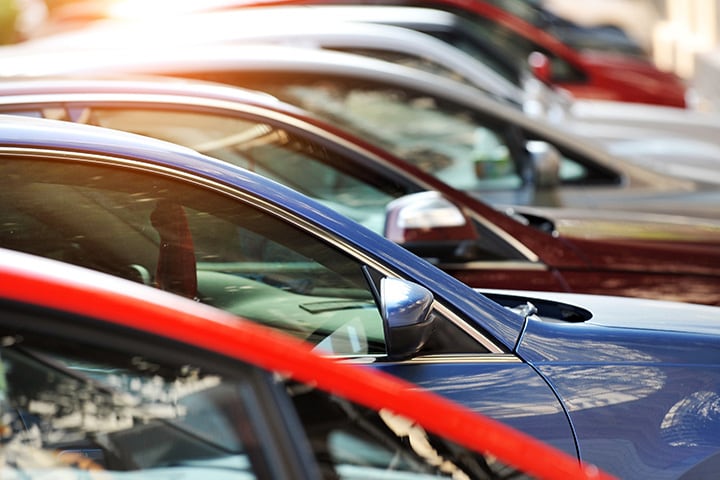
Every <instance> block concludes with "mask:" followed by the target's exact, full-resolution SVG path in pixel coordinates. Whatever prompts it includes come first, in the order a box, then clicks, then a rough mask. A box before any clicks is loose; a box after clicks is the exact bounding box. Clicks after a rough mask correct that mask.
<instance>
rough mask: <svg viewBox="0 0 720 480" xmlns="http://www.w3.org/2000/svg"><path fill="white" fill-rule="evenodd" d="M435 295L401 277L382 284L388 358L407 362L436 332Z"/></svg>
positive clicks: (382, 311)
mask: <svg viewBox="0 0 720 480" xmlns="http://www.w3.org/2000/svg"><path fill="white" fill-rule="evenodd" d="M433 301H434V299H433V295H432V293H431V292H430V291H429V290H428V289H426V288H425V287H423V286H421V285H418V284H415V283H412V282H408V281H406V280H402V279H399V278H389V277H386V278H383V279H382V280H381V281H380V307H381V313H382V318H383V324H384V328H385V343H386V345H387V354H388V357H389V358H390V359H392V360H403V359H407V358H411V357H413V356H414V355H416V354H417V353H418V352H419V351H420V350H421V349H422V347H423V346H424V345H425V343H427V341H428V339H429V338H430V334H431V333H432V330H433V317H432V315H430V311H431V308H432V303H433Z"/></svg>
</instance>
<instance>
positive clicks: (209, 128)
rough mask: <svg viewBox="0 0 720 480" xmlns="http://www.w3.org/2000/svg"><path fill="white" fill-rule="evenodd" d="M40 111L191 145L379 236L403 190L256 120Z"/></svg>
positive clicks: (112, 110) (147, 111)
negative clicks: (389, 206)
mask: <svg viewBox="0 0 720 480" xmlns="http://www.w3.org/2000/svg"><path fill="white" fill-rule="evenodd" d="M45 115H46V116H48V117H51V118H56V119H68V120H69V119H73V120H75V121H79V122H83V123H90V124H93V125H98V126H102V127H107V128H113V129H116V130H124V131H128V132H133V133H139V134H142V135H146V136H149V137H154V138H159V139H161V140H167V141H170V142H173V143H177V144H180V145H184V146H186V147H190V148H192V149H193V150H197V151H199V152H200V153H204V154H206V155H208V156H211V157H215V158H218V159H220V160H223V161H225V162H228V163H231V164H234V165H238V166H241V167H243V168H245V169H247V170H251V171H254V172H257V173H259V174H261V175H263V176H265V177H268V178H272V179H273V180H276V181H278V182H279V183H282V184H284V185H287V186H289V187H291V188H293V189H294V190H297V191H299V192H301V193H303V194H305V195H308V196H310V197H313V198H315V199H316V200H318V201H320V202H322V203H325V204H326V205H328V206H329V207H331V208H333V209H335V210H338V211H340V212H341V213H343V214H344V215H346V216H348V217H350V218H352V219H353V220H355V221H356V222H358V223H361V224H362V225H364V226H366V227H367V228H370V229H371V230H373V231H374V232H376V233H379V234H382V233H383V229H384V221H385V206H386V205H387V204H388V203H389V202H390V201H392V200H393V199H395V198H397V197H399V196H402V195H405V194H407V193H410V192H409V191H408V189H407V188H406V187H405V186H403V185H400V184H399V183H397V182H395V181H393V180H391V179H387V178H383V177H382V176H380V175H374V174H373V172H372V170H370V169H368V168H367V167H366V166H364V165H357V164H356V163H355V162H354V161H352V160H350V159H346V158H342V156H341V155H339V154H338V153H335V152H332V151H330V150H328V149H326V148H324V147H323V146H321V145H319V144H317V143H313V142H311V141H309V140H308V139H306V138H304V137H301V136H300V135H297V134H294V133H292V132H290V131H288V130H286V129H283V128H279V127H276V126H273V125H270V124H268V123H265V122H263V121H262V120H256V119H254V118H243V117H240V116H237V115H230V114H226V115H216V114H211V113H207V112H195V111H181V110H179V109H175V110H172V111H168V110H163V109H153V108H139V107H138V108H129V107H123V108H119V107H93V108H85V107H83V108H79V107H78V108H68V109H67V110H65V109H61V108H46V109H45Z"/></svg>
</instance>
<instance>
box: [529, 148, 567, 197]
mask: <svg viewBox="0 0 720 480" xmlns="http://www.w3.org/2000/svg"><path fill="white" fill-rule="evenodd" d="M525 148H526V149H527V151H528V154H529V155H530V160H531V163H532V169H533V183H534V186H535V188H538V189H551V188H555V187H557V186H558V185H559V184H560V162H561V160H562V156H561V155H560V152H559V151H558V149H557V148H555V146H554V145H552V144H550V143H548V142H544V141H541V140H530V141H528V142H527V143H526V144H525Z"/></svg>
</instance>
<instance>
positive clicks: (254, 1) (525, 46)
mask: <svg viewBox="0 0 720 480" xmlns="http://www.w3.org/2000/svg"><path fill="white" fill-rule="evenodd" d="M228 4H233V2H228ZM234 4H235V5H236V6H239V5H244V6H254V5H258V6H259V5H263V6H268V5H275V4H278V5H280V4H282V5H287V4H351V5H359V4H373V5H412V6H422V7H432V8H438V9H442V10H447V11H451V12H454V13H456V14H459V15H461V16H463V17H465V18H466V19H468V20H471V21H472V24H473V32H474V34H477V35H480V36H481V37H483V38H484V40H485V41H486V42H489V43H492V44H494V45H495V46H496V47H497V48H498V49H500V50H502V52H503V55H506V56H507V57H508V59H509V60H512V61H513V62H515V63H516V65H517V67H518V68H519V69H520V70H525V69H528V68H529V69H530V70H532V72H533V73H534V74H535V75H536V76H537V77H538V78H540V79H541V80H542V81H544V82H546V83H548V84H550V85H552V86H554V87H556V88H560V89H563V90H566V91H568V92H570V93H571V94H572V95H573V96H575V97H576V98H588V99H596V100H611V101H621V102H637V103H649V104H656V105H665V106H671V107H681V108H684V107H686V106H687V105H686V98H685V94H686V89H687V87H686V85H685V82H684V81H683V80H682V79H681V78H680V77H678V76H677V75H675V74H674V73H671V72H665V71H662V70H660V69H658V68H657V67H656V66H655V65H653V64H652V63H650V62H649V61H647V60H645V59H642V58H637V57H632V56H628V55H622V54H616V53H610V52H607V53H606V52H597V51H592V52H591V51H582V52H581V51H578V50H575V49H573V48H571V47H570V46H568V45H566V44H565V43H563V42H562V41H560V40H559V39H558V38H556V37H554V36H553V35H552V34H550V33H548V32H546V31H544V30H541V29H539V28H538V27H536V26H534V25H533V24H531V23H529V22H527V21H525V20H523V19H521V18H519V17H517V16H514V15H512V14H511V13H508V12H507V11H505V10H502V9H500V8H498V7H495V6H493V5H490V4H489V3H486V2H484V1H482V0H475V1H468V0H422V1H418V0H240V1H237V2H234ZM447 40H449V41H450V42H451V43H453V44H456V45H457V46H458V48H461V49H462V48H463V43H464V42H465V40H464V39H447Z"/></svg>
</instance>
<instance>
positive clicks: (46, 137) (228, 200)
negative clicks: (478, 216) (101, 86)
mask: <svg viewBox="0 0 720 480" xmlns="http://www.w3.org/2000/svg"><path fill="white" fill-rule="evenodd" d="M243 133H245V134H250V133H251V132H243ZM254 133H255V134H256V137H255V138H256V140H257V142H258V143H262V142H263V141H270V140H272V138H279V139H282V138H283V137H282V136H273V132H272V131H269V132H267V133H268V135H270V137H265V136H263V129H261V128H258V129H255V130H254ZM284 139H285V140H286V142H287V143H286V145H287V144H293V142H294V141H296V140H295V139H294V138H293V137H290V136H286V137H284ZM295 145H297V147H298V148H299V147H301V146H302V144H300V143H296V144H295ZM0 170H1V174H0V182H1V183H2V185H1V188H0V192H1V193H2V194H3V195H4V196H6V197H9V198H12V202H8V201H5V200H4V201H3V202H2V212H3V216H4V217H5V214H7V217H5V218H3V219H2V222H1V223H0V225H2V230H1V231H0V234H1V235H2V238H3V245H4V246H7V247H11V248H10V249H12V250H21V251H24V252H26V253H33V254H36V255H39V256H43V257H50V258H53V259H60V260H62V261H64V262H66V263H73V264H76V265H79V266H83V267H86V268H90V269H93V270H99V271H102V272H105V273H110V274H112V275H115V276H119V277H123V278H125V279H131V280H135V281H137V282H141V283H145V284H148V285H154V286H157V287H158V288H160V289H163V290H167V291H170V292H172V293H175V294H176V295H180V296H185V297H188V298H190V299H194V300H197V301H199V302H200V303H207V304H209V305H211V306H215V307H218V308H221V309H224V310H227V311H229V312H230V313H233V314H235V315H239V316H241V317H243V318H246V319H248V320H252V321H255V322H259V323H263V324H266V325H268V326H271V327H273V328H276V329H280V330H282V331H285V332H288V333H290V334H292V335H294V336H296V337H298V338H301V339H304V340H306V341H308V342H311V343H312V344H314V345H315V348H316V349H318V350H320V351H322V352H324V354H327V355H333V356H336V357H343V358H347V359H348V360H351V359H352V360H353V361H354V362H359V363H362V362H367V363H369V364H370V365H372V367H373V368H376V369H379V370H383V371H386V372H388V373H390V374H392V375H396V376H399V377H401V378H404V379H408V380H411V381H412V382H413V383H415V384H417V385H419V386H421V387H423V388H426V389H429V390H431V391H436V392H437V393H440V394H442V395H443V396H445V397H447V398H449V399H451V400H454V401H458V402H459V403H461V404H463V405H465V406H467V407H469V408H471V409H472V410H474V411H477V412H481V413H484V414H486V415H488V416H490V417H491V418H494V419H495V420H499V421H501V422H504V423H506V424H507V425H509V426H511V427H514V428H518V429H520V430H521V431H523V432H525V433H528V434H530V435H533V436H536V438H538V439H540V440H541V441H545V442H547V443H550V444H551V445H553V446H555V447H556V448H560V449H561V450H563V451H565V452H566V453H569V454H571V455H575V456H577V458H578V459H579V460H581V461H583V462H586V463H592V464H595V465H597V466H598V467H599V468H602V469H603V470H606V471H607V472H608V473H610V474H614V475H617V476H619V477H621V478H659V479H666V478H678V477H680V476H682V475H684V474H685V473H687V472H691V471H697V469H701V468H706V469H712V468H714V469H717V468H718V460H719V459H720V455H719V454H720V436H718V433H717V432H718V431H720V429H719V428H718V427H719V426H720V425H719V423H720V418H718V416H717V415H715V411H716V410H717V408H716V407H717V402H718V398H717V394H716V393H715V392H717V391H718V389H719V388H720V368H719V367H718V364H720V362H719V361H718V360H720V359H719V358H718V355H719V354H718V352H720V348H719V347H720V336H719V335H718V334H717V331H718V330H717V319H718V313H720V310H718V308H717V307H710V306H704V305H690V304H683V303H673V302H662V301H650V300H641V299H626V298H617V297H604V298H603V299H602V301H597V299H595V298H594V297H586V296H582V295H579V296H577V297H573V298H574V299H575V300H577V302H573V303H567V302H558V301H555V300H553V299H552V296H551V294H543V296H537V295H535V296H533V297H530V298H528V297H524V296H517V295H515V296H513V295H504V294H500V295H497V294H493V293H488V295H490V296H485V295H483V294H481V293H479V292H477V291H475V290H473V289H471V288H470V287H468V286H467V285H465V284H463V283H462V282H459V281H457V280H456V279H454V278H453V277H451V276H449V275H447V274H445V273H443V272H442V271H441V270H439V269H437V268H436V267H434V266H432V265H431V264H429V263H427V262H425V261H423V260H422V259H420V258H418V257H417V256H415V255H413V254H412V253H410V252H408V251H407V250H405V249H403V248H401V247H399V246H397V245H395V244H394V243H392V242H390V241H388V240H386V239H384V238H382V237H381V236H378V235H376V234H374V233H373V232H371V231H370V230H367V229H365V228H363V227H362V226H360V225H358V224H357V223H355V222H352V221H350V220H348V219H347V218H346V217H344V216H342V215H339V214H338V213H337V212H335V211H333V210H331V209H329V208H327V207H325V206H323V205H322V204H320V203H318V202H315V201H314V200H312V199H311V198H308V197H306V196H304V195H301V194H299V193H297V192H295V191H293V190H290V189H288V188H286V187H283V186H282V185H279V184H277V183H276V182H273V181H271V180H269V179H266V178H263V177H260V176H257V175H255V174H253V173H251V172H248V171H246V170H244V169H242V168H240V167H237V166H234V165H230V164H228V163H227V162H222V161H219V160H216V159H212V158H209V157H206V156H203V155H201V154H199V153H197V152H195V151H193V150H190V149H187V148H184V147H181V146H177V145H174V144H168V143H165V142H162V141H159V140H156V139H151V138H147V137H143V136H137V135H135V134H130V133H127V132H120V131H116V130H108V129H102V128H99V127H94V126H88V125H79V124H74V123H70V122H58V121H51V120H46V119H34V118H22V117H14V116H5V117H2V119H0ZM70 278H71V279H74V278H75V276H74V275H73V276H71V277H70ZM94 283H96V284H98V283H100V282H94ZM12 285H13V283H12V282H3V289H8V288H11V286H12ZM108 287H109V289H108V290H107V292H110V293H108V294H106V295H104V296H103V297H101V298H107V299H108V300H113V299H114V298H116V295H119V293H117V292H116V289H114V288H113V286H112V285H108ZM16 289H17V290H18V291H19V292H23V293H24V295H25V298H28V297H31V296H33V295H34V290H35V289H34V288H33V287H32V285H27V286H26V285H23V284H18V285H17V286H16ZM71 293H72V291H71V290H68V289H60V290H58V291H56V292H55V294H53V295H49V296H48V297H47V299H48V300H49V301H53V302H56V303H55V305H58V304H59V305H62V304H63V303H65V302H67V303H70V302H71V300H72V299H73V295H72V294H71ZM545 295H549V296H545ZM565 295H566V294H565ZM491 298H494V299H496V300H497V301H499V302H502V303H498V302H497V301H496V300H492V299H491ZM565 298H567V297H565ZM584 299H588V301H590V302H591V304H593V305H594V307H592V310H588V309H585V308H583V307H582V302H583V301H584ZM529 302H530V303H529ZM592 302H594V303H592ZM156 303H157V304H158V305H157V306H154V307H153V308H154V309H162V305H164V304H166V303H168V300H167V297H163V298H159V299H158V300H157V301H156ZM80 304H81V305H85V306H87V308H88V309H89V310H88V311H87V313H88V314H91V315H92V314H94V313H98V312H100V313H103V312H106V311H107V312H113V313H112V314H113V318H116V319H118V318H125V319H128V321H130V320H132V322H133V323H132V325H136V326H143V327H144V328H146V329H148V330H149V329H152V331H154V332H162V333H166V334H168V335H172V336H173V337H172V338H174V339H175V342H170V341H169V340H168V341H154V342H151V343H150V344H143V345H148V348H149V349H150V351H151V352H153V353H160V352H162V351H165V349H166V348H169V347H170V346H172V345H174V344H176V342H177V341H181V340H184V341H194V342H202V343H201V345H204V346H205V347H210V346H213V347H214V348H216V349H218V350H220V351H221V352H225V353H232V352H235V353H236V354H238V355H239V351H238V349H237V348H235V346H236V345H237V344H236V343H234V342H235V340H234V338H233V335H232V334H231V333H230V332H229V331H228V330H227V329H229V328H231V327H232V325H234V322H233V321H232V320H231V319H227V320H225V321H222V322H219V323H218V325H217V330H213V332H212V334H210V336H207V337H205V335H204V334H202V335H201V334H200V331H199V330H195V329H194V328H193V327H194V326H195V325H196V324H195V323H194V322H192V321H191V319H192V318H195V316H194V315H191V314H192V312H194V311H195V310H194V309H192V308H190V307H186V306H185V305H187V303H185V304H183V305H182V306H181V307H180V310H182V311H188V315H190V317H191V318H188V317H186V316H185V315H183V316H182V317H181V318H180V321H183V322H184V324H185V325H189V326H188V329H187V330H184V329H183V330H175V329H173V328H171V325H172V324H170V323H166V322H158V323H152V322H149V321H147V319H146V318H145V316H144V315H140V314H138V315H135V313H137V311H136V310H129V311H123V310H122V309H118V308H112V304H111V307H105V308H107V310H105V309H104V308H103V305H102V303H100V302H97V301H96V302H86V303H82V302H81V303H80ZM193 307H194V304H193ZM200 307H201V306H200V305H198V306H197V307H196V308H200ZM155 311H157V310H155ZM34 312H35V313H36V315H39V317H40V318H42V319H44V320H45V323H44V325H46V326H47V327H54V328H53V329H52V330H53V332H55V333H57V334H63V335H65V336H66V337H64V338H71V339H73V340H74V342H72V343H71V342H68V341H65V342H63V345H64V346H66V347H70V346H73V347H74V346H76V345H77V346H82V341H83V340H90V339H91V338H93V337H92V336H89V335H87V334H85V332H84V331H83V330H82V329H81V328H80V326H82V325H87V322H88V319H87V317H85V316H83V317H82V318H81V319H80V323H79V324H77V326H75V324H73V325H71V324H70V323H68V319H66V321H65V322H62V325H60V323H58V322H48V321H47V320H48V311H47V309H40V310H34ZM172 316H173V317H175V315H172ZM201 316H202V315H201ZM13 319H14V317H9V318H3V322H10V321H12V320H13ZM650 319H656V321H651V320H650ZM18 320H21V322H20V323H22V324H26V322H24V321H22V320H23V319H18ZM184 320H187V322H185V321H184ZM635 322H637V324H635ZM17 323H18V322H17V321H16V323H15V325H17ZM122 325H123V324H122V323H119V324H118V327H121V326H122ZM129 326H130V325H127V324H125V325H124V328H117V329H113V330H112V334H110V335H108V336H106V337H104V338H105V339H106V340H107V342H109V343H107V345H108V346H114V347H116V348H121V347H125V348H131V349H136V350H143V349H142V348H141V347H142V346H143V345H136V344H135V342H132V343H130V342H122V341H120V339H121V338H124V337H118V335H120V334H122V333H123V332H125V333H127V327H129ZM3 339H4V345H8V344H10V343H12V342H13V339H15V340H14V341H18V340H20V339H21V337H20V336H18V337H8V336H5V337H3ZM248 342H249V343H257V344H259V343H260V342H259V341H258V340H254V339H249V340H248ZM75 351H76V352H78V354H82V353H83V352H84V350H83V349H82V348H76V349H75ZM108 351H109V348H108V349H105V350H103V352H104V353H105V354H107V353H108ZM139 353H142V352H139ZM200 353H201V352H198V350H192V351H188V352H185V353H183V354H179V355H175V356H174V358H175V359H176V361H178V362H180V363H181V364H185V363H187V361H188V359H190V358H197V359H198V361H200V359H207V361H209V362H213V361H214V362H219V360H220V359H219V358H218V357H217V356H216V355H211V356H206V355H202V354H200ZM289 353H291V352H289V351H288V350H286V349H283V348H276V349H272V350H270V351H269V356H270V357H271V356H274V355H278V356H285V355H287V354H289ZM290 357H291V358H290V360H289V361H292V362H297V363H300V362H299V361H298V360H297V358H296V357H294V356H292V355H290ZM92 358H98V357H97V356H96V355H93V357H92ZM133 359H135V364H134V365H135V366H136V368H142V369H147V371H149V372H153V373H154V372H156V371H157V364H156V363H154V362H152V361H144V358H143V357H142V356H141V355H140V356H135V357H133ZM108 361H109V360H108ZM216 365H217V364H216ZM77 366H78V368H82V364H77ZM92 366H93V365H91V367H92ZM310 370H315V369H314V368H312V367H310ZM160 371H161V372H162V369H161V370H160ZM223 371H224V370H223ZM186 373H187V374H188V375H189V376H192V375H193V371H192V369H190V370H189V371H186ZM100 374H101V372H98V371H96V370H95V369H93V368H90V370H89V371H88V375H100ZM346 378H352V379H353V380H354V379H355V377H354V376H353V375H351V374H350V373H348V374H347V376H346ZM305 380H307V379H305ZM131 383H132V382H131ZM138 383H139V382H138ZM138 383H133V384H134V385H138V387H140V386H141V385H139V384H138ZM152 385H156V384H155V383H153V384H152ZM70 390H72V389H70ZM368 393H370V394H371V393H372V391H368ZM150 394H152V391H151V392H150ZM370 396H373V395H370ZM92 398H95V397H94V396H93V397H92ZM400 400H401V401H405V397H403V396H401V398H400ZM406 404H407V405H413V402H412V401H408V402H406ZM40 406H43V405H40ZM255 406H256V407H258V408H260V407H261V406H262V405H261V404H255ZM375 406H378V405H375ZM159 411H160V412H163V411H164V412H166V413H169V412H167V410H163V409H159ZM326 411H327V409H320V412H323V413H325V412H326ZM89 413H92V411H91V412H89ZM238 413H239V414H242V412H238ZM73 418H76V417H70V418H68V420H70V419H73ZM437 418H438V419H439V420H443V421H444V420H445V419H443V418H441V417H439V416H438V417H437ZM117 420H118V421H121V420H123V419H122V418H118V419H117ZM203 423H206V421H205V420H203ZM143 434H147V435H150V432H146V431H143ZM477 434H478V432H475V431H473V432H472V434H471V435H477ZM145 438H148V437H145ZM129 440H130V439H128V441H129ZM98 441H99V442H101V441H102V436H100V437H98ZM618 458H621V459H622V461H618ZM148 461H149V460H148ZM708 471H709V470H708Z"/></svg>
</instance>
